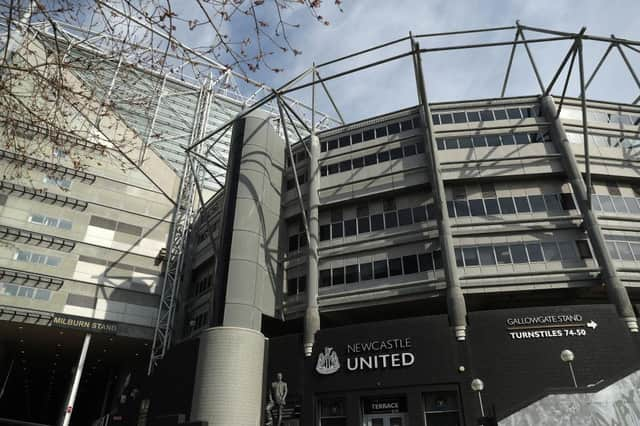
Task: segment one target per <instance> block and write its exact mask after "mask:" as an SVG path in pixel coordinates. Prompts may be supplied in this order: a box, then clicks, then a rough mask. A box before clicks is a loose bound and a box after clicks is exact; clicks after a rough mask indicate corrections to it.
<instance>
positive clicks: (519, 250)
mask: <svg viewBox="0 0 640 426" xmlns="http://www.w3.org/2000/svg"><path fill="white" fill-rule="evenodd" d="M510 247H511V258H512V259H513V263H527V262H528V261H529V260H528V259H527V251H526V249H525V248H524V244H512V245H511V246H510Z"/></svg>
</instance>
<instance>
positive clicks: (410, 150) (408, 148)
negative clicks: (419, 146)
mask: <svg viewBox="0 0 640 426" xmlns="http://www.w3.org/2000/svg"><path fill="white" fill-rule="evenodd" d="M402 149H403V150H404V156H405V157H411V156H412V155H416V146H415V144H411V145H405V146H403V147H402Z"/></svg>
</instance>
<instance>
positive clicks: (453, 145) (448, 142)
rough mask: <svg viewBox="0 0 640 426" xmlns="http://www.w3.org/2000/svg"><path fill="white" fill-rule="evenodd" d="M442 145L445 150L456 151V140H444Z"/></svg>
mask: <svg viewBox="0 0 640 426" xmlns="http://www.w3.org/2000/svg"><path fill="white" fill-rule="evenodd" d="M444 144H445V146H446V147H447V149H458V139H456V138H445V140H444Z"/></svg>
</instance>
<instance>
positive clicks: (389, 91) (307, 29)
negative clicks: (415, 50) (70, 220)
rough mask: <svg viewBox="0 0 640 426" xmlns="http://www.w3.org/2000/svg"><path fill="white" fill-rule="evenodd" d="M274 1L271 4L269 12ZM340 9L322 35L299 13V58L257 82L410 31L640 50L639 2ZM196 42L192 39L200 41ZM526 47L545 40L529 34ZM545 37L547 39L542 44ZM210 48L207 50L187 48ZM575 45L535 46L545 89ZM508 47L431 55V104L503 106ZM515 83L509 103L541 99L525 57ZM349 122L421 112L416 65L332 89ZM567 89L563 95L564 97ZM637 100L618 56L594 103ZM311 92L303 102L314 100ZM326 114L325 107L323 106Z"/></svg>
mask: <svg viewBox="0 0 640 426" xmlns="http://www.w3.org/2000/svg"><path fill="white" fill-rule="evenodd" d="M268 1H270V0H267V2H268ZM342 9H343V10H344V12H340V11H339V10H338V8H336V7H334V5H333V1H330V0H325V1H324V2H323V6H322V9H321V12H320V13H322V14H323V15H324V16H325V17H327V19H328V20H329V21H330V22H331V25H330V26H325V25H322V24H319V23H317V22H314V21H313V18H312V17H310V15H309V14H308V12H307V11H305V10H304V9H302V8H297V9H292V10H290V12H289V16H288V17H287V19H288V20H289V21H292V22H297V23H300V24H301V28H300V29H293V30H291V31H290V32H289V37H290V40H291V42H292V44H293V45H294V46H295V47H296V48H298V49H300V50H301V51H302V54H301V55H298V56H293V55H290V54H278V56H275V57H273V58H271V59H270V61H271V62H272V63H273V64H275V65H277V66H279V67H282V68H284V72H282V73H277V74H276V73H272V72H268V71H264V70H261V71H260V72H258V73H256V74H254V75H251V76H252V77H254V78H256V79H258V80H261V81H264V82H265V83H267V84H270V85H272V86H279V85H280V84H282V83H283V82H284V81H286V80H288V79H290V78H291V77H293V76H294V75H296V74H297V73H299V72H302V71H303V70H304V69H306V68H308V67H309V66H310V65H311V64H312V63H313V62H314V61H315V62H316V63H318V62H323V61H326V60H329V59H333V58H335V57H338V56H341V55H345V54H348V53H351V52H354V51H356V50H360V49H365V48H368V47H370V46H372V45H374V44H378V43H383V42H386V41H389V40H392V39H395V38H399V37H403V36H405V35H407V34H408V32H409V31H413V33H414V34H421V33H434V32H443V31H455V30H463V29H472V28H483V27H493V26H508V25H513V24H514V23H515V21H516V19H519V20H520V21H521V23H522V24H524V25H530V26H538V27H545V28H550V29H558V30H564V31H575V32H577V31H579V30H580V28H581V27H582V26H586V27H587V33H588V34H593V35H601V36H609V35H610V34H611V33H614V34H615V35H616V36H617V37H622V38H629V39H635V40H640V26H639V25H638V23H639V17H640V1H637V0H635V1H632V0H607V1H604V0H600V1H596V0H553V1H550V0H535V1H526V2H525V1H506V0H465V1H462V0H448V1H445V0H392V1H389V0H386V1H382V0H343V2H342ZM232 25H233V26H232V28H231V29H230V30H231V32H232V34H234V35H243V33H244V32H246V31H247V29H248V28H247V27H246V26H245V24H242V23H241V22H238V23H235V22H233V21H232ZM193 36H194V35H190V37H193ZM526 36H527V38H534V37H538V36H537V35H535V34H533V33H526ZM513 37H514V32H513V31H512V30H511V31H502V32H497V33H491V34H484V35H481V36H456V37H447V38H441V39H428V40H423V41H422V42H421V46H422V47H434V46H437V45H447V44H463V43H470V42H479V41H507V40H511V39H513ZM539 37H543V36H542V35H539ZM188 41H189V42H190V43H196V44H199V43H204V42H205V40H202V39H199V40H198V39H196V40H188ZM606 47H607V45H606V44H603V43H589V42H587V43H585V68H586V73H587V74H590V72H591V70H593V68H594V67H595V64H596V63H597V61H598V60H599V58H600V56H601V55H602V53H603V52H604V50H605V49H606ZM568 48H569V42H566V41H564V42H555V43H553V44H549V45H547V46H542V45H536V46H532V51H533V55H534V57H535V59H536V61H537V62H538V65H539V66H540V70H541V74H542V77H543V81H544V82H545V83H546V82H548V81H549V80H550V78H551V76H552V75H553V73H554V71H555V69H556V68H557V66H558V65H559V63H560V61H561V59H562V57H563V56H564V54H565V53H566V51H567V50H568ZM408 49H409V44H408V43H404V44H402V45H399V46H396V47H392V48H389V49H386V50H384V51H382V52H379V53H376V54H371V55H367V56H366V57H362V58H359V59H356V60H352V61H349V62H346V63H345V64H344V65H342V66H339V67H338V66H332V67H328V68H326V69H323V70H322V74H323V76H326V75H330V74H332V73H334V72H338V71H341V70H344V69H347V68H348V67H352V66H356V65H361V64H363V63H367V62H371V61H374V60H377V59H381V58H382V57H385V56H387V57H388V56H392V55H395V54H397V53H400V52H403V51H407V50H408ZM509 49H510V48H509V47H500V48H485V49H476V50H474V51H457V52H453V53H430V54H425V55H423V64H424V72H425V75H426V77H427V85H428V91H429V97H430V101H432V102H434V101H445V100H456V99H469V98H486V97H497V96H499V93H500V87H501V83H502V79H503V78H504V73H505V69H506V66H507V61H508V57H509ZM625 52H626V54H627V56H628V58H629V60H630V61H631V62H632V64H633V65H634V67H636V69H637V72H638V73H640V53H638V52H634V51H631V50H628V49H627V50H625ZM512 75H513V76H514V77H513V78H512V79H511V80H510V83H509V88H508V90H507V96H509V95H524V94H537V93H538V92H539V89H538V87H537V84H536V82H535V79H534V76H533V73H532V71H531V68H530V65H529V63H528V59H527V57H526V53H525V51H524V49H523V48H522V47H519V48H518V53H517V54H516V57H515V62H514V68H513V71H512ZM577 81H578V74H577V63H576V67H575V74H574V77H573V79H572V83H574V84H572V85H571V86H570V94H571V95H577V93H578V92H577V86H576V85H575V83H577ZM328 85H329V88H330V90H331V92H332V94H333V95H334V97H335V98H336V101H337V103H338V105H339V107H340V109H341V110H342V112H343V114H344V115H345V118H347V119H348V120H349V121H351V120H356V119H359V118H364V117H367V116H370V115H373V114H379V113H384V112H388V111H392V110H394V109H397V108H401V107H407V106H411V105H414V104H416V103H417V98H416V94H415V81H414V79H413V71H412V65H411V62H410V60H409V59H405V60H401V61H396V62H393V63H389V64H386V65H384V66H380V67H377V68H375V69H372V70H368V71H364V72H361V73H358V74H356V75H355V76H350V77H346V78H343V79H340V80H338V81H332V82H329V83H328ZM559 90H560V86H558V91H559ZM638 93H640V90H639V89H638V88H637V87H636V86H635V83H634V81H633V80H632V78H631V76H630V74H629V72H628V71H627V70H626V68H625V66H624V62H623V61H622V59H621V57H620V55H619V54H618V53H617V52H616V51H615V50H614V51H613V52H612V53H611V54H610V55H609V59H608V60H607V62H606V64H605V65H604V66H603V68H602V72H601V73H600V74H599V75H598V77H597V78H596V79H595V80H594V83H593V84H592V86H591V87H590V89H589V92H588V96H589V97H590V98H595V99H609V100H615V101H626V102H631V100H633V99H634V98H635V97H636V96H637V95H638ZM309 94H310V93H309V91H308V90H307V91H305V92H300V93H298V94H297V95H296V96H297V97H298V98H301V99H303V100H306V101H308V100H309ZM319 105H320V107H321V108H322V109H323V110H326V111H329V110H330V106H329V105H328V103H327V102H326V100H322V99H321V100H320V101H319Z"/></svg>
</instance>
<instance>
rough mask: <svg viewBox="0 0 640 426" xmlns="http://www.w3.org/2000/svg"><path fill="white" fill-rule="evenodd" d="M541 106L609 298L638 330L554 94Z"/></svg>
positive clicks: (624, 317) (621, 314) (630, 324)
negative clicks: (589, 202)
mask: <svg viewBox="0 0 640 426" xmlns="http://www.w3.org/2000/svg"><path fill="white" fill-rule="evenodd" d="M541 107H542V112H543V114H544V115H545V117H546V119H547V120H548V121H549V122H550V123H551V125H550V131H551V136H552V140H553V141H554V143H555V145H556V148H557V149H558V151H559V152H560V154H561V156H562V161H563V165H564V169H565V171H566V173H567V177H568V179H569V183H570V184H571V188H572V190H573V193H574V194H575V196H576V199H577V201H578V205H579V207H580V212H581V214H582V220H583V226H584V229H585V230H586V232H587V235H588V237H589V240H590V241H591V246H592V247H593V252H594V255H595V258H596V260H597V262H598V264H599V265H600V275H601V278H602V281H603V282H604V284H605V286H606V289H607V294H608V296H609V300H610V302H611V303H612V304H614V305H615V307H616V309H617V311H618V315H620V317H621V318H622V319H623V320H624V322H625V323H626V324H627V327H628V328H629V331H631V332H632V333H637V332H638V320H637V319H636V315H635V313H634V311H633V306H632V305H631V300H630V299H629V294H628V293H627V290H626V289H625V287H624V284H622V281H621V280H620V277H619V276H618V274H617V271H616V268H615V266H614V264H613V260H612V259H611V256H610V255H609V252H608V251H607V247H606V244H605V240H604V235H603V233H602V229H601V228H600V224H599V223H598V219H597V217H596V215H595V214H594V212H593V210H591V208H590V206H589V204H588V199H589V194H588V192H587V185H586V184H585V181H584V179H583V178H582V174H581V173H580V169H579V168H578V162H577V161H576V158H575V156H574V155H573V152H572V150H571V147H570V146H569V140H568V139H567V134H566V133H565V131H564V128H563V126H562V123H561V121H560V119H559V118H558V117H557V112H556V105H555V102H554V100H553V98H552V97H551V96H544V97H543V98H542V101H541Z"/></svg>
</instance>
